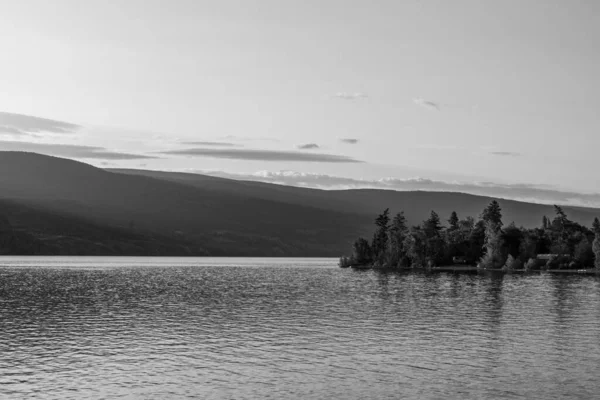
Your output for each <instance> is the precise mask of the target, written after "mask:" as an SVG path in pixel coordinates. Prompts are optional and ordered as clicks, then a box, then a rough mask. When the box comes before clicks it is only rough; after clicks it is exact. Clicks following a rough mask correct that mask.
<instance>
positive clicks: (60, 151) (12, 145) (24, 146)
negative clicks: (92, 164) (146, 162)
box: [0, 141, 157, 161]
mask: <svg viewBox="0 0 600 400" xmlns="http://www.w3.org/2000/svg"><path fill="white" fill-rule="evenodd" d="M0 151H24V152H32V153H40V154H46V155H51V156H57V157H66V158H88V159H99V160H114V161H117V160H119V161H124V160H141V159H151V158H157V157H154V156H147V155H141V154H132V153H122V152H118V151H110V150H107V149H105V148H104V147H97V146H80V145H74V144H55V143H32V142H18V141H0Z"/></svg>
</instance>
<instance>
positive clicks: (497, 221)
mask: <svg viewBox="0 0 600 400" xmlns="http://www.w3.org/2000/svg"><path fill="white" fill-rule="evenodd" d="M481 219H482V220H483V221H484V222H491V223H492V224H493V226H494V227H495V228H496V229H500V228H502V209H501V208H500V204H498V202H497V201H496V200H493V201H492V202H491V203H490V204H489V205H488V206H487V207H486V208H485V209H484V210H483V213H482V214H481Z"/></svg>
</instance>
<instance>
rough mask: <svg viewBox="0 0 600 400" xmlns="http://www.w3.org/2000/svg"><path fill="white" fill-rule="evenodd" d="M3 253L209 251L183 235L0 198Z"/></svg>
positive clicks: (167, 253) (182, 253)
mask: <svg viewBox="0 0 600 400" xmlns="http://www.w3.org/2000/svg"><path fill="white" fill-rule="evenodd" d="M0 254H22V255H23V254H24V255H102V256H109V255H110V256H117V255H131V256H134V255H156V256H201V255H206V254H207V253H206V251H204V250H203V249H202V248H201V247H200V246H198V245H196V244H193V243H190V242H188V241H185V240H183V239H182V238H178V237H167V236H161V235H157V234H153V233H150V232H141V231H138V230H137V229H135V228H132V229H124V228H119V227H114V226H106V225H102V224H99V223H94V222H91V221H89V220H86V219H84V218H78V217H74V216H72V215H67V214H64V213H60V212H56V211H53V210H48V209H44V208H40V207H33V206H27V205H23V204H20V203H16V202H14V201H9V200H0Z"/></svg>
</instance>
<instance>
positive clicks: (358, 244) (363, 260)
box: [352, 238, 372, 264]
mask: <svg viewBox="0 0 600 400" xmlns="http://www.w3.org/2000/svg"><path fill="white" fill-rule="evenodd" d="M352 247H353V248H352V250H353V251H352V261H354V262H355V263H356V264H368V263H370V262H371V261H372V251H371V246H370V245H369V242H368V241H367V240H366V239H363V238H358V239H356V241H355V242H354V245H353V246H352Z"/></svg>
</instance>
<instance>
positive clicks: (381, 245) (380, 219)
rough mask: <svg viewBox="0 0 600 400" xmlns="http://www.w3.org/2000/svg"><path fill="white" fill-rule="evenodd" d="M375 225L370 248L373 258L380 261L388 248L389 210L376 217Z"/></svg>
mask: <svg viewBox="0 0 600 400" xmlns="http://www.w3.org/2000/svg"><path fill="white" fill-rule="evenodd" d="M375 225H376V226H377V230H376V231H375V235H374V236H373V244H372V245H371V248H372V250H373V257H374V258H375V259H380V258H381V257H383V256H384V254H385V252H386V250H387V247H388V231H389V229H390V209H389V208H386V209H385V210H384V211H383V213H381V214H379V215H378V216H377V219H375Z"/></svg>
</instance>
